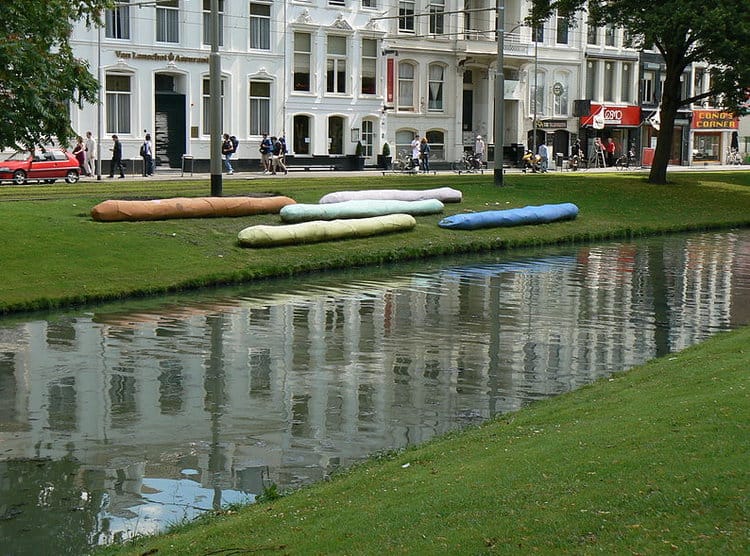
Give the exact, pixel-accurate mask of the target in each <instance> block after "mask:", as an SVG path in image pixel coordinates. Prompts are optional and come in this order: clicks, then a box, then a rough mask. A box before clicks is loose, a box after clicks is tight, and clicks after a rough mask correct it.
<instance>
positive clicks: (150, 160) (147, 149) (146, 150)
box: [141, 133, 154, 177]
mask: <svg viewBox="0 0 750 556" xmlns="http://www.w3.org/2000/svg"><path fill="white" fill-rule="evenodd" d="M141 158H143V177H148V176H153V175H154V145H153V143H152V142H151V134H149V133H147V134H146V137H145V138H144V140H143V144H142V145H141Z"/></svg>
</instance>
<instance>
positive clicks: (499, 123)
mask: <svg viewBox="0 0 750 556" xmlns="http://www.w3.org/2000/svg"><path fill="white" fill-rule="evenodd" d="M504 48H505V0H497V68H496V71H495V169H494V178H495V185H497V186H498V187H502V186H503V144H504V142H505V120H504V115H505V114H504V112H505V75H504V74H503V66H504V65H505V60H504V58H503V49H504Z"/></svg>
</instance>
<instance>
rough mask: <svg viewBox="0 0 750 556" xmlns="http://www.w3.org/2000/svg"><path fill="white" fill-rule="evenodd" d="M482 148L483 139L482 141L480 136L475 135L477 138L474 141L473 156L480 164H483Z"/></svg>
mask: <svg viewBox="0 0 750 556" xmlns="http://www.w3.org/2000/svg"><path fill="white" fill-rule="evenodd" d="M484 147H485V145H484V139H482V136H481V135H477V138H476V139H475V140H474V154H475V155H476V157H477V160H479V162H481V163H482V164H484V150H485V148H484Z"/></svg>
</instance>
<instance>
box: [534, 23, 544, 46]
mask: <svg viewBox="0 0 750 556" xmlns="http://www.w3.org/2000/svg"><path fill="white" fill-rule="evenodd" d="M531 35H532V37H531V40H532V41H534V42H538V43H543V42H544V27H542V26H541V25H540V26H539V27H534V29H533V30H532V32H531Z"/></svg>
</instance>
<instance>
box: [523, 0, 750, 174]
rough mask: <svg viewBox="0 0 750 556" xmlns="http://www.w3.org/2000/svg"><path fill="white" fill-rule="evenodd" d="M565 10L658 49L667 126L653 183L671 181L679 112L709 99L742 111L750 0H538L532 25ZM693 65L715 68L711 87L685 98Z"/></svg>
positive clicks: (634, 43)
mask: <svg viewBox="0 0 750 556" xmlns="http://www.w3.org/2000/svg"><path fill="white" fill-rule="evenodd" d="M555 10H557V11H558V12H559V13H575V12H577V11H584V12H587V14H586V15H587V17H588V18H589V21H590V23H592V24H594V25H598V26H602V25H606V24H613V25H616V26H618V27H622V28H624V29H625V30H627V32H628V37H629V38H628V41H629V43H628V44H627V46H630V47H633V48H636V49H638V50H646V49H651V48H655V49H656V50H657V51H658V52H659V53H661V55H662V57H663V58H664V64H665V66H666V73H665V80H664V85H663V90H662V95H661V99H660V102H661V126H660V129H659V134H658V140H657V146H656V152H655V154H654V162H653V165H652V166H651V174H650V176H649V181H651V182H652V183H666V174H667V164H668V162H669V157H670V147H671V144H672V136H673V134H674V120H675V117H676V115H677V110H678V109H679V108H681V107H683V106H687V105H689V104H691V103H693V102H699V101H701V100H703V99H705V98H708V97H711V98H718V99H719V101H720V102H721V104H722V108H724V109H726V110H729V111H732V112H734V113H736V114H739V113H742V111H743V103H746V102H747V92H748V90H750V64H748V60H750V2H748V0H720V1H716V2H705V0H661V1H654V0H532V11H531V14H530V16H529V22H530V23H531V24H537V25H538V24H539V23H540V22H542V21H544V20H546V19H548V18H549V17H550V16H551V14H553V13H554V12H555ZM693 63H706V64H709V66H710V75H711V89H710V91H706V92H704V93H702V94H700V95H698V96H693V97H682V96H681V85H680V78H681V77H682V75H683V72H684V71H685V70H686V69H688V68H689V67H690V66H691V64H693Z"/></svg>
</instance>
